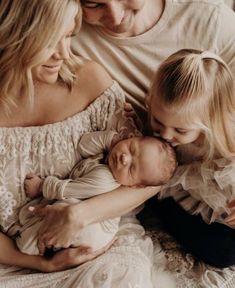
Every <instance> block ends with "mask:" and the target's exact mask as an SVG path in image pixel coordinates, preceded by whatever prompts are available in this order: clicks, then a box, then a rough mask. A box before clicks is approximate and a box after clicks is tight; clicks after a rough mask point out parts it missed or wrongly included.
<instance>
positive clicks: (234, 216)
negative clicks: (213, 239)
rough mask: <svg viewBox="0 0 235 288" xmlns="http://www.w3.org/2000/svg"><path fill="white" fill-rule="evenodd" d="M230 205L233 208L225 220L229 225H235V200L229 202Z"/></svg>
mask: <svg viewBox="0 0 235 288" xmlns="http://www.w3.org/2000/svg"><path fill="white" fill-rule="evenodd" d="M228 207H229V208H230V209H231V213H230V214H229V215H228V216H227V217H226V218H225V219H224V220H225V222H226V223H227V224H229V225H235V200H232V201H231V202H229V203H228Z"/></svg>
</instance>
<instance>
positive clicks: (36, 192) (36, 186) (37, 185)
mask: <svg viewBox="0 0 235 288" xmlns="http://www.w3.org/2000/svg"><path fill="white" fill-rule="evenodd" d="M42 184H43V179H42V178H40V177H39V176H37V175H36V174H33V173H29V174H27V175H26V177H25V180H24V189H25V194H26V195H27V196H28V197H29V198H36V197H39V196H41V195H42Z"/></svg>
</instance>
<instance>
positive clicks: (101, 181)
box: [42, 165, 120, 199]
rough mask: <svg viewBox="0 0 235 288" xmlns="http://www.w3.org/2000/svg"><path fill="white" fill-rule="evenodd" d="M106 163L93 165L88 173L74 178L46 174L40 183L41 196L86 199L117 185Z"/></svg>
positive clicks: (110, 189)
mask: <svg viewBox="0 0 235 288" xmlns="http://www.w3.org/2000/svg"><path fill="white" fill-rule="evenodd" d="M119 186H120V184H118V183H117V182H116V181H115V179H114V178H113V176H112V174H111V172H110V171H109V169H108V167H107V166H106V165H100V166H97V167H95V168H94V169H93V170H91V171H90V172H89V173H87V174H85V175H83V176H82V177H79V178H77V179H75V180H72V179H66V180H60V179H58V178H57V177H54V176H48V177H47V178H46V179H45V180H44V182H43V185H42V191H43V196H44V197H45V198H47V199H65V198H67V199H69V198H75V199H87V198H90V197H93V196H95V195H98V194H103V193H106V192H109V191H112V190H113V189H116V188H117V187H119Z"/></svg>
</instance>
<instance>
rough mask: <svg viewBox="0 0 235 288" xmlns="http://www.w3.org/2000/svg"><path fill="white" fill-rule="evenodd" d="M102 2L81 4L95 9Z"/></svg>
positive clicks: (100, 5)
mask: <svg viewBox="0 0 235 288" xmlns="http://www.w3.org/2000/svg"><path fill="white" fill-rule="evenodd" d="M103 5H104V4H102V3H96V2H85V3H84V4H83V7H85V8H89V9H96V8H100V7H102V6H103Z"/></svg>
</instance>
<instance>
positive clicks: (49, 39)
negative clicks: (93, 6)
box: [0, 0, 82, 113]
mask: <svg viewBox="0 0 235 288" xmlns="http://www.w3.org/2000/svg"><path fill="white" fill-rule="evenodd" d="M76 11H77V14H75V12H76ZM74 16H75V26H76V27H75V30H79V29H80V26H81V19H82V16H81V8H80V1H79V0H30V1H29V0H4V1H0V105H1V106H2V107H3V108H4V110H5V112H6V113H8V112H10V110H11V106H12V105H16V103H15V98H16V96H20V95H26V96H27V98H28V99H29V103H30V104H31V105H32V104H33V100H34V86H33V80H32V72H31V70H32V67H35V66H37V65H39V64H41V63H42V62H43V61H45V60H47V57H48V55H49V53H50V49H53V48H54V47H55V46H56V44H57V43H58V42H59V40H60V39H61V37H62V36H63V33H64V30H65V28H66V27H65V25H66V23H67V24H68V21H71V19H73V18H72V17H74ZM51 51H52V50H51ZM78 64H79V60H77V57H76V56H75V55H74V54H73V53H72V52H71V53H70V59H68V60H65V61H64V63H63V65H62V67H61V70H60V72H59V80H60V81H62V82H64V83H65V84H66V85H67V86H68V87H69V89H72V84H73V81H74V78H75V70H76V67H77V65H78ZM16 87H17V88H18V93H19V94H18V95H14V92H13V91H15V90H13V89H15V88H16Z"/></svg>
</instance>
